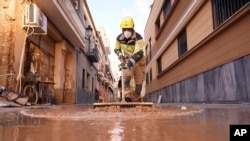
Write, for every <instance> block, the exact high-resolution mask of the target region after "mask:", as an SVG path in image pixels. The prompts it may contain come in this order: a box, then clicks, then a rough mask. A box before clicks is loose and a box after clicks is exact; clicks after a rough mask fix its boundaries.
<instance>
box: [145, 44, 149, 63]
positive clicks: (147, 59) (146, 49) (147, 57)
mask: <svg viewBox="0 0 250 141" xmlns="http://www.w3.org/2000/svg"><path fill="white" fill-rule="evenodd" d="M145 53H146V65H148V63H149V56H148V45H147V46H146V47H145Z"/></svg>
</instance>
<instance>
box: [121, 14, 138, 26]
mask: <svg viewBox="0 0 250 141" xmlns="http://www.w3.org/2000/svg"><path fill="white" fill-rule="evenodd" d="M120 26H121V28H134V26H135V25H134V20H133V18H132V17H130V16H126V17H124V18H123V19H122V22H121V25H120Z"/></svg>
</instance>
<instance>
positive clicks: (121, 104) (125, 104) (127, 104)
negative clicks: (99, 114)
mask: <svg viewBox="0 0 250 141" xmlns="http://www.w3.org/2000/svg"><path fill="white" fill-rule="evenodd" d="M119 68H120V70H121V81H122V100H121V102H101V103H98V102H96V103H94V104H93V106H94V108H96V107H109V106H119V107H121V108H130V107H136V106H149V107H152V106H153V102H126V100H125V90H124V74H123V73H124V72H123V69H127V66H126V64H124V63H122V64H120V65H119Z"/></svg>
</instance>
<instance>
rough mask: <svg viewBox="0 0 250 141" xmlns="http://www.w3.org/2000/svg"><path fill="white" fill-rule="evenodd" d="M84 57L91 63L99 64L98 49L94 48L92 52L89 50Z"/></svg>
mask: <svg viewBox="0 0 250 141" xmlns="http://www.w3.org/2000/svg"><path fill="white" fill-rule="evenodd" d="M86 56H87V58H88V59H89V61H90V62H92V63H98V62H99V52H98V49H97V48H96V47H95V48H93V49H92V50H89V51H87V52H86Z"/></svg>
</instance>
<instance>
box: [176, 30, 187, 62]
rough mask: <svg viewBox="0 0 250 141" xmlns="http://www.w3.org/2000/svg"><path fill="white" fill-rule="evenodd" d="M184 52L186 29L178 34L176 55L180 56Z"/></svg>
mask: <svg viewBox="0 0 250 141" xmlns="http://www.w3.org/2000/svg"><path fill="white" fill-rule="evenodd" d="M185 52H187V34H186V30H184V31H182V32H181V34H180V35H179V36H178V55H179V57H181V56H182V55H183V54H184V53H185Z"/></svg>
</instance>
